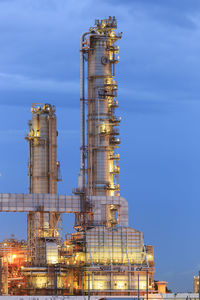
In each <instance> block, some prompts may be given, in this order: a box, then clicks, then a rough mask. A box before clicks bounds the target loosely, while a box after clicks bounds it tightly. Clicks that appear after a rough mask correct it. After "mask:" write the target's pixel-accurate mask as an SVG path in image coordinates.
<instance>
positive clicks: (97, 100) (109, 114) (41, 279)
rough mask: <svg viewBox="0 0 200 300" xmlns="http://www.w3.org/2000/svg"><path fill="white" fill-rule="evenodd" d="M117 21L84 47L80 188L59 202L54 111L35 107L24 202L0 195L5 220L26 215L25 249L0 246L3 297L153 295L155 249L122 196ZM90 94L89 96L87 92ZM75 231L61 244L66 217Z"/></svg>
mask: <svg viewBox="0 0 200 300" xmlns="http://www.w3.org/2000/svg"><path fill="white" fill-rule="evenodd" d="M116 28H117V22H116V19H115V17H109V18H108V19H105V20H96V21H95V25H94V26H93V27H91V28H90V29H89V31H88V32H86V33H84V34H83V35H82V36H81V41H80V70H81V74H80V119H81V147H80V173H79V177H78V187H77V188H76V189H74V190H73V193H72V195H59V194H58V193H57V183H58V181H60V180H61V179H62V178H61V174H60V162H58V161H57V135H58V133H57V126H56V109H55V107H54V106H53V105H50V104H33V105H32V108H31V113H32V120H31V121H29V132H28V134H27V136H26V140H27V142H28V145H29V153H27V156H28V157H29V159H28V174H29V191H28V193H27V194H0V211H1V212H27V241H18V240H17V239H15V238H14V237H11V238H10V239H7V240H4V241H3V242H1V243H0V291H1V294H4V295H88V297H89V296H90V295H91V296H92V295H97V296H108V295H110V296H134V295H135V296H138V298H139V296H144V295H148V294H149V293H150V294H151V293H155V284H154V254H153V246H150V245H145V244H144V240H143V233H142V232H140V231H138V230H136V229H134V228H131V227H129V222H128V202H127V201H126V200H125V199H124V198H123V197H121V196H120V186H119V181H118V179H119V172H120V167H119V160H120V155H119V153H118V149H119V145H120V138H119V125H120V117H118V116H117V115H116V112H115V111H116V109H117V108H118V101H117V83H116V81H115V66H116V64H117V63H118V56H117V54H118V51H119V47H118V46H117V45H116V42H117V41H118V40H119V39H121V37H122V34H121V33H119V34H118V33H117V32H116ZM86 87H87V92H86ZM66 213H73V214H74V216H75V222H74V229H75V232H74V233H72V234H71V235H66V236H65V238H63V233H62V216H63V214H66Z"/></svg>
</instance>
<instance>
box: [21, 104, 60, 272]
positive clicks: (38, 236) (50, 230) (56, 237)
mask: <svg viewBox="0 0 200 300" xmlns="http://www.w3.org/2000/svg"><path fill="white" fill-rule="evenodd" d="M31 112H32V121H30V122H29V133H28V135H27V137H26V139H27V140H28V141H29V193H33V194H57V181H58V180H59V179H60V178H58V173H59V166H60V164H59V162H58V161H57V135H58V133H57V127H56V115H55V107H54V106H51V105H50V104H45V105H42V106H41V104H34V105H33V106H32V108H31ZM61 226H62V219H61V214H59V213H54V212H51V213H48V212H43V211H42V207H41V208H40V207H39V208H38V212H34V213H32V212H29V213H28V217H27V230H28V234H27V236H28V250H29V257H28V261H29V264H30V266H32V267H33V271H34V267H36V269H35V271H36V273H37V267H38V266H47V265H51V264H56V263H58V248H59V244H60V241H61V238H62V235H61Z"/></svg>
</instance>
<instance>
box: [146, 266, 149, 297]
mask: <svg viewBox="0 0 200 300" xmlns="http://www.w3.org/2000/svg"><path fill="white" fill-rule="evenodd" d="M146 288H147V300H148V296H149V274H148V270H147V286H146Z"/></svg>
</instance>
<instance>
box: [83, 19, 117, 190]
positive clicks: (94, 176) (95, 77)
mask: <svg viewBox="0 0 200 300" xmlns="http://www.w3.org/2000/svg"><path fill="white" fill-rule="evenodd" d="M110 21H112V22H113V23H112V22H111V23H110V24H97V26H96V27H95V28H94V30H95V33H93V34H91V35H90V36H89V42H88V44H89V45H88V49H87V53H88V115H87V193H88V194H89V195H95V196H96V195H102V196H116V195H118V194H119V193H118V190H119V185H118V184H117V178H116V175H117V174H118V173H119V167H118V165H117V162H116V160H115V156H116V155H115V148H117V147H118V145H119V138H116V135H118V130H117V129H116V127H115V126H117V125H118V124H119V119H117V118H116V117H115V115H114V109H115V108H116V107H117V101H116V90H117V84H116V82H115V81H114V65H115V63H116V62H117V59H116V57H115V54H116V53H117V52H118V47H116V46H115V45H114V43H115V42H116V40H117V39H119V36H117V35H116V33H115V32H114V29H115V26H114V25H115V24H114V20H109V21H108V22H110ZM103 28H104V29H103ZM118 158H119V157H118Z"/></svg>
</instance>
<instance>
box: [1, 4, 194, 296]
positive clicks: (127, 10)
mask: <svg viewBox="0 0 200 300" xmlns="http://www.w3.org/2000/svg"><path fill="white" fill-rule="evenodd" d="M108 16H116V18H117V20H118V31H119V32H121V31H122V32H123V37H122V40H120V41H119V42H118V45H119V46H120V53H119V56H120V62H119V64H118V65H117V66H116V73H117V76H116V79H117V82H118V85H119V91H118V101H119V108H118V110H117V111H116V114H117V115H118V116H121V117H122V122H121V126H120V137H121V141H122V144H121V146H120V149H119V152H120V156H121V160H120V168H121V173H120V185H121V196H123V197H125V198H126V199H127V200H128V203H129V217H130V218H129V222H130V226H132V227H134V228H136V229H138V230H140V231H142V232H144V239H145V243H146V244H152V245H154V251H155V267H156V273H155V279H156V280H165V281H168V288H170V289H172V291H174V292H177V291H182V292H183V291H185V292H187V291H192V281H193V275H197V272H198V271H199V269H200V251H199V249H200V234H199V230H200V217H199V215H200V213H199V212H200V1H199V0H101V1H94V0H93V1H92V0H0V111H1V117H0V192H1V193H8V192H10V193H27V192H28V176H27V173H28V169H27V162H28V145H27V142H26V141H25V139H24V137H25V135H26V133H27V132H28V125H27V121H28V120H29V119H30V118H31V113H30V108H31V105H32V103H33V102H36V103H38V102H42V103H51V104H54V105H55V106H56V111H57V118H58V131H59V136H58V159H59V160H60V162H61V171H62V178H63V181H62V183H59V184H58V189H59V193H60V194H71V193H72V188H74V187H77V182H78V178H77V177H78V176H77V175H78V172H79V161H80V159H79V157H80V155H79V147H80V145H79V141H80V138H79V136H80V120H79V119H80V111H79V46H80V35H81V34H82V33H83V32H85V31H88V29H89V27H90V26H92V25H93V24H94V21H95V19H98V18H105V17H108ZM63 219H64V233H66V232H70V231H71V230H72V229H71V228H72V225H73V216H71V215H65V216H64V217H63ZM0 228H1V229H0V239H1V240H3V239H4V238H5V237H9V236H10V234H15V235H16V237H18V238H26V214H20V213H18V214H17V213H15V214H14V213H12V214H11V213H9V214H8V213H1V217H0Z"/></svg>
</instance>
